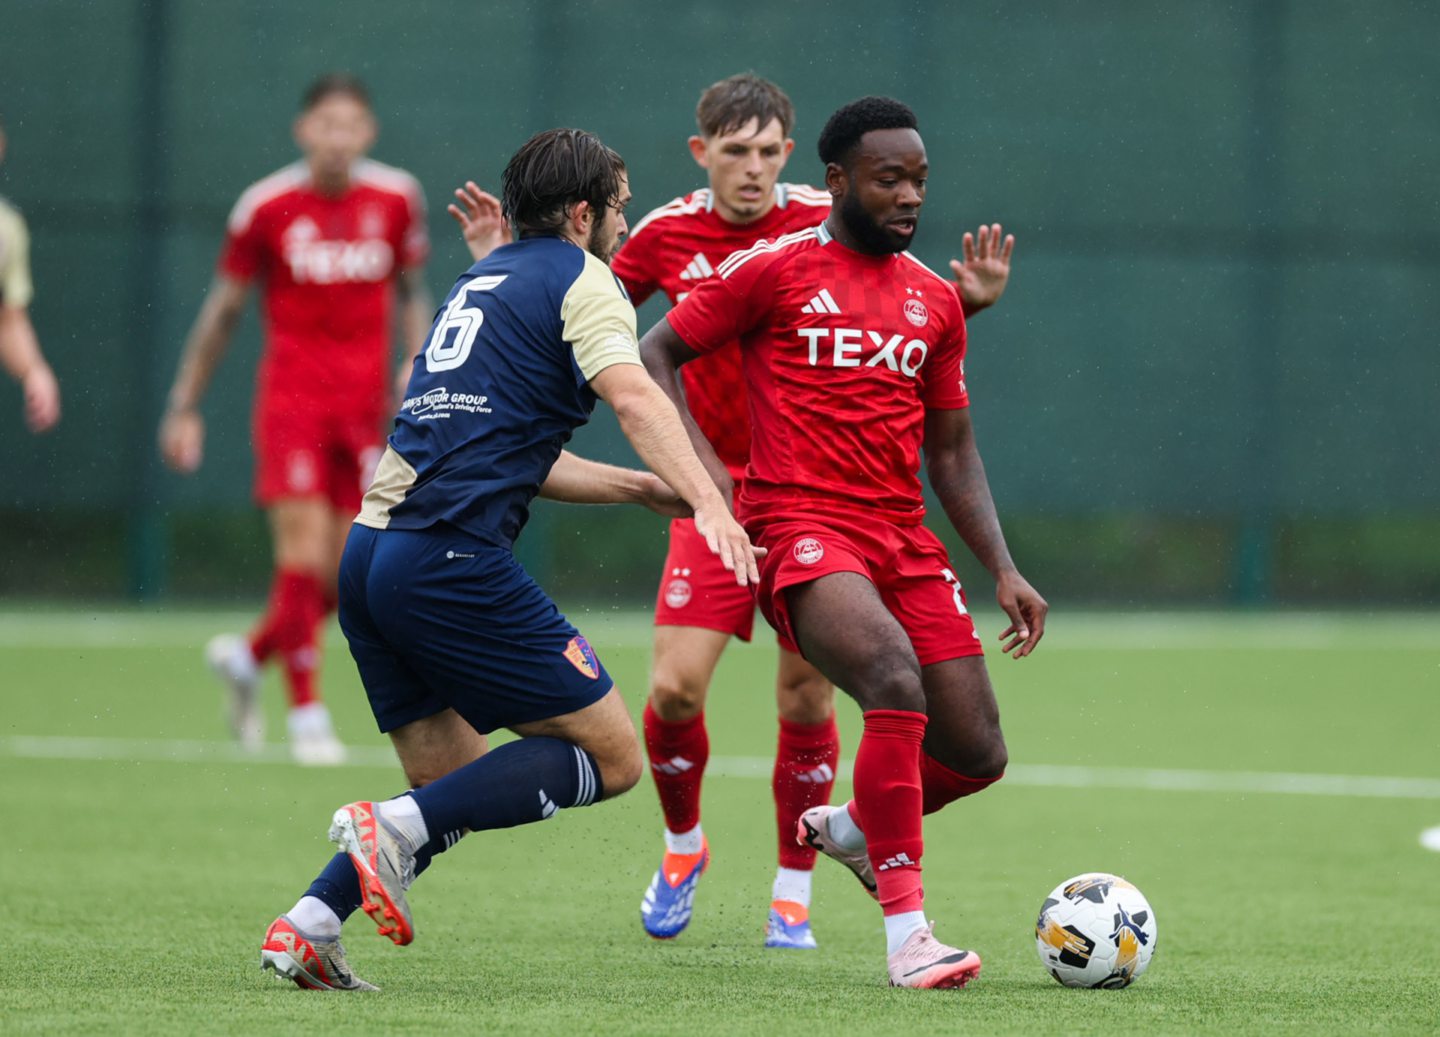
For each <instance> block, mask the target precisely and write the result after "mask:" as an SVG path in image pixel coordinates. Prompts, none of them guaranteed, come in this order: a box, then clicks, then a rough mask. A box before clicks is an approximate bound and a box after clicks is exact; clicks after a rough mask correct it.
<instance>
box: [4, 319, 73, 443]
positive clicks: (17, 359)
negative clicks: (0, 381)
mask: <svg viewBox="0 0 1440 1037" xmlns="http://www.w3.org/2000/svg"><path fill="white" fill-rule="evenodd" d="M0 364H3V365H4V367H5V370H6V371H8V372H10V374H11V375H12V376H13V377H14V379H15V380H16V381H17V382H19V383H20V388H21V391H22V392H24V394H25V424H27V425H28V426H30V431H31V432H48V431H49V430H50V429H52V428H54V427H55V423H56V422H57V421H59V420H60V383H59V382H57V381H56V380H55V372H53V371H51V370H50V365H49V364H47V363H46V362H45V356H44V354H43V353H41V352H40V340H39V339H38V338H36V336H35V326H34V325H33V324H31V323H30V313H29V311H28V310H26V309H25V307H24V306H0Z"/></svg>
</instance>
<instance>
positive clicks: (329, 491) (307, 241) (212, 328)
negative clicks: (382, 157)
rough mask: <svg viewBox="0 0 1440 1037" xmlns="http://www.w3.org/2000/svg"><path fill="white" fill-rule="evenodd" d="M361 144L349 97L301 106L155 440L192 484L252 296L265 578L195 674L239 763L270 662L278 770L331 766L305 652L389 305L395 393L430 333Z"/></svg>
mask: <svg viewBox="0 0 1440 1037" xmlns="http://www.w3.org/2000/svg"><path fill="white" fill-rule="evenodd" d="M376 132H377V126H376V122H375V116H374V114H373V111H372V109H371V104H370V97H369V94H368V92H367V91H366V89H365V86H364V84H362V83H361V82H360V81H359V80H358V79H355V78H354V77H352V76H348V75H342V74H331V75H326V76H323V77H321V78H320V79H318V80H316V81H315V82H314V83H313V84H312V85H311V86H310V88H309V89H308V90H307V91H306V92H305V95H304V98H303V100H302V104H301V111H300V114H299V116H298V117H297V118H296V120H295V125H294V135H295V142H296V144H297V145H299V147H300V151H301V152H302V154H303V155H304V158H303V159H302V161H300V162H296V163H295V164H293V165H290V166H287V167H285V168H284V169H282V170H280V171H279V172H277V173H272V174H271V175H270V176H268V177H266V178H265V179H263V180H260V181H259V182H257V183H255V184H254V185H252V186H251V187H250V188H248V189H247V190H246V191H245V192H244V194H242V195H241V196H240V200H239V201H238V202H237V203H236V205H235V208H234V210H233V211H232V212H231V214H230V221H229V225H228V227H227V230H226V237H225V246H224V249H223V251H222V253H221V255H220V261H219V269H218V271H217V273H216V276H215V280H214V282H213V283H212V285H211V287H210V291H209V293H208V294H207V295H206V297H205V301H204V304H203V305H202V306H201V308H200V314H199V316H198V317H197V318H196V321H195V324H194V326H193V327H192V328H191V330H190V335H189V338H188V339H187V340H186V343H185V349H184V353H183V355H182V356H181V359H180V367H179V371H178V373H177V374H176V376H175V383H174V386H173V388H172V389H171V390H170V397H169V406H168V408H167V410H166V412H165V417H164V420H163V422H162V424H161V427H160V450H161V453H162V455H163V456H164V458H165V461H166V463H167V464H169V465H170V467H171V468H173V469H175V470H176V471H179V472H185V473H189V472H193V471H195V470H196V469H197V468H199V466H200V462H201V459H202V457H203V449H204V436H205V426H204V423H203V420H202V419H201V416H200V410H199V408H200V402H201V400H202V399H203V397H204V395H205V389H206V387H207V386H208V385H209V383H210V378H211V375H212V374H213V373H214V371H215V368H216V365H217V364H218V363H219V361H220V358H221V356H222V355H223V354H224V352H225V348H226V346H227V345H228V343H229V341H230V337H231V334H232V333H233V332H234V330H235V326H236V324H237V323H238V321H239V319H240V315H241V313H242V311H243V310H244V308H245V301H246V296H247V295H248V293H249V288H250V285H251V283H252V282H255V281H257V280H258V282H259V284H260V291H261V296H262V301H263V313H264V319H265V351H264V354H263V356H262V358H261V361H260V367H259V372H258V376H257V383H258V384H257V387H256V396H255V404H254V410H253V425H252V436H253V443H254V448H255V497H256V500H257V501H258V503H259V504H260V506H261V507H262V508H264V509H265V510H266V512H267V514H268V517H269V521H270V529H271V534H272V536H273V538H274V558H275V575H274V580H273V583H272V585H271V590H270V600H269V604H268V605H267V607H266V611H265V614H264V615H263V616H262V617H261V619H260V621H259V623H258V624H257V625H256V627H255V629H254V630H253V631H252V633H251V634H250V636H249V637H248V638H246V637H240V636H237V635H228V634H227V635H221V636H219V637H216V638H215V639H214V640H212V641H211V642H210V644H209V646H208V647H207V649H206V658H207V660H208V661H209V663H210V666H211V667H212V668H213V669H214V670H215V672H216V673H217V674H218V675H219V676H220V678H221V679H222V680H223V681H224V683H225V684H226V686H227V688H228V689H229V693H230V697H231V701H230V716H231V723H232V728H233V731H234V734H235V736H236V737H237V738H238V739H239V740H240V741H241V743H242V744H243V745H245V746H246V747H247V748H251V749H254V748H258V747H259V745H260V744H261V743H262V742H263V740H264V731H263V724H262V717H263V713H262V711H261V709H260V704H259V701H258V695H257V693H258V689H259V683H260V667H261V665H262V664H264V663H265V662H266V661H268V660H269V659H271V658H276V659H278V660H279V662H280V664H281V666H282V668H283V670H284V674H285V681H286V687H287V689H288V691H289V697H290V714H289V721H288V728H289V736H290V747H291V752H292V754H293V756H294V758H295V759H296V761H298V762H300V763H303V764H334V763H339V762H340V761H341V760H342V759H343V758H344V747H343V746H342V745H341V744H340V742H339V740H338V739H337V738H336V736H335V732H334V729H333V727H332V725H331V721H330V714H329V712H328V710H326V708H325V706H324V704H323V703H321V702H320V700H319V698H318V694H317V668H318V663H319V636H318V635H319V629H320V626H321V622H322V620H323V619H324V618H325V616H327V615H328V614H329V613H330V612H331V611H332V610H333V609H334V607H335V602H336V597H335V574H336V570H337V567H338V564H339V557H340V551H341V549H342V547H343V546H344V541H345V534H346V531H347V530H348V529H349V526H350V523H351V521H352V520H353V519H354V517H355V513H356V512H357V511H358V510H359V507H360V497H361V494H362V492H363V490H364V487H365V484H366V482H367V480H368V478H369V475H370V472H371V471H373V468H374V464H375V461H376V458H378V456H379V453H380V444H381V440H382V438H383V431H382V429H383V425H382V421H383V419H384V418H385V417H386V416H388V413H389V411H390V410H391V407H392V403H391V395H392V392H393V389H392V386H393V385H394V382H393V381H392V379H391V377H390V375H389V374H388V372H389V371H390V364H391V361H392V349H391V325H392V322H393V321H394V310H395V299H396V296H397V295H398V297H399V304H400V305H399V310H400V312H399V325H400V337H401V343H402V346H403V351H404V358H403V360H402V362H401V365H400V375H399V377H400V378H401V379H403V378H404V377H406V375H407V374H408V371H409V366H410V361H411V360H412V359H413V357H414V355H415V351H416V350H417V349H418V348H419V344H420V342H421V340H422V338H423V337H424V334H425V329H426V328H427V327H428V326H429V322H430V318H431V316H432V303H431V299H430V296H429V293H428V292H427V291H426V290H425V287H424V282H423V279H422V270H421V267H422V264H423V263H424V261H425V257H426V252H427V251H428V248H429V243H428V240H427V232H426V226H425V202H424V198H423V196H422V195H421V192H420V186H419V184H418V183H417V182H416V181H415V179H414V178H413V177H411V176H410V175H409V174H408V173H405V172H404V171H402V170H399V169H395V168H393V167H391V166H386V165H382V164H381V163H379V162H375V161H372V160H369V159H367V158H365V155H366V153H367V152H368V151H369V150H370V148H371V146H372V145H373V144H374V143H375V137H376ZM401 384H403V381H402V382H401Z"/></svg>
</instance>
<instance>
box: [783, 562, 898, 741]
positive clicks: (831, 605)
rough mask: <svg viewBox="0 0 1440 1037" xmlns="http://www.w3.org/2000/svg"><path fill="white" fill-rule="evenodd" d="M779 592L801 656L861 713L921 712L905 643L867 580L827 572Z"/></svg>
mask: <svg viewBox="0 0 1440 1037" xmlns="http://www.w3.org/2000/svg"><path fill="white" fill-rule="evenodd" d="M784 594H785V600H786V605H787V608H788V611H789V622H790V626H791V628H792V629H793V630H794V632H795V638H796V641H797V642H798V643H799V645H800V649H801V651H802V652H803V653H804V654H805V657H806V658H807V659H809V660H810V661H811V662H812V663H814V664H815V667H816V668H817V669H818V670H819V671H820V672H821V673H822V674H824V675H825V676H826V677H828V678H829V679H830V680H831V681H833V682H834V683H835V684H837V685H838V686H839V687H841V688H843V689H844V690H845V691H846V692H847V693H848V694H849V695H850V696H851V697H852V698H854V699H855V700H856V701H857V702H858V703H859V704H860V707H861V708H862V709H867V710H868V709H903V710H909V711H911V712H915V713H923V712H924V711H925V697H924V692H923V691H922V688H921V683H920V664H919V662H918V661H917V660H916V658H915V651H914V649H913V648H911V646H910V639H909V638H908V637H907V636H906V634H905V629H904V628H903V627H902V626H901V625H900V623H899V622H898V621H897V620H896V619H895V617H894V616H892V615H891V614H890V611H889V610H888V609H887V608H886V607H885V603H884V602H883V601H882V600H881V598H880V593H879V591H877V590H876V589H875V585H874V584H873V583H871V582H870V580H869V578H868V577H866V576H863V575H861V574H860V573H858V572H845V571H840V572H831V573H828V574H826V575H824V576H820V577H818V578H816V579H814V580H810V581H807V582H804V583H797V584H792V585H790V586H788V587H786V588H785V590H784Z"/></svg>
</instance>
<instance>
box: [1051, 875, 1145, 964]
mask: <svg viewBox="0 0 1440 1037" xmlns="http://www.w3.org/2000/svg"><path fill="white" fill-rule="evenodd" d="M1155 935H1156V932H1155V912H1154V911H1152V910H1151V909H1150V904H1149V902H1147V901H1146V899H1145V897H1144V896H1143V895H1142V894H1141V892H1140V891H1139V890H1138V889H1136V888H1135V887H1134V886H1132V885H1131V884H1130V883H1128V882H1126V881H1125V880H1124V879H1122V878H1120V877H1119V876H1118V875H1108V874H1106V873H1105V872H1103V871H1092V872H1087V873H1086V874H1084V875H1076V876H1075V877H1074V878H1073V879H1066V880H1065V881H1064V882H1062V883H1060V885H1058V886H1056V887H1055V888H1054V889H1053V890H1052V891H1051V893H1050V895H1049V896H1048V897H1046V898H1045V903H1043V904H1041V905H1040V917H1039V918H1038V919H1036V921H1035V948H1036V950H1038V951H1039V952H1040V960H1041V962H1043V963H1044V965H1045V968H1046V969H1048V970H1049V972H1050V975H1052V976H1054V977H1055V978H1056V979H1057V980H1059V981H1060V982H1061V983H1063V984H1064V985H1065V986H1067V987H1103V988H1105V989H1107V990H1118V989H1119V988H1120V987H1128V986H1129V985H1130V984H1131V983H1133V982H1134V981H1135V980H1137V979H1139V978H1140V974H1141V973H1143V972H1144V971H1145V968H1146V966H1147V965H1149V964H1150V956H1151V955H1152V954H1154V953H1155Z"/></svg>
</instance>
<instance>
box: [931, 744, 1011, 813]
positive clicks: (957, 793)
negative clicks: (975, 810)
mask: <svg viewBox="0 0 1440 1037" xmlns="http://www.w3.org/2000/svg"><path fill="white" fill-rule="evenodd" d="M1004 776H1005V775H1003V774H997V775H995V777H993V778H967V777H965V775H963V774H957V773H955V772H954V771H952V770H951V769H950V768H949V767H946V766H945V765H944V764H943V763H941V762H940V761H938V760H936V759H935V758H934V757H932V756H926V755H925V754H924V753H923V752H922V753H921V754H920V788H921V789H922V790H923V792H924V798H925V804H924V808H923V809H924V812H925V813H927V814H933V813H935V811H937V810H939V809H940V808H941V807H943V806H944V805H945V804H946V803H953V802H955V800H957V799H959V798H960V797H962V796H973V795H974V794H975V793H977V792H984V791H985V790H986V789H988V788H989V787H990V786H991V785H993V784H995V783H996V782H997V781H999V780H1000V779H1001V778H1003V777H1004Z"/></svg>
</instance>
